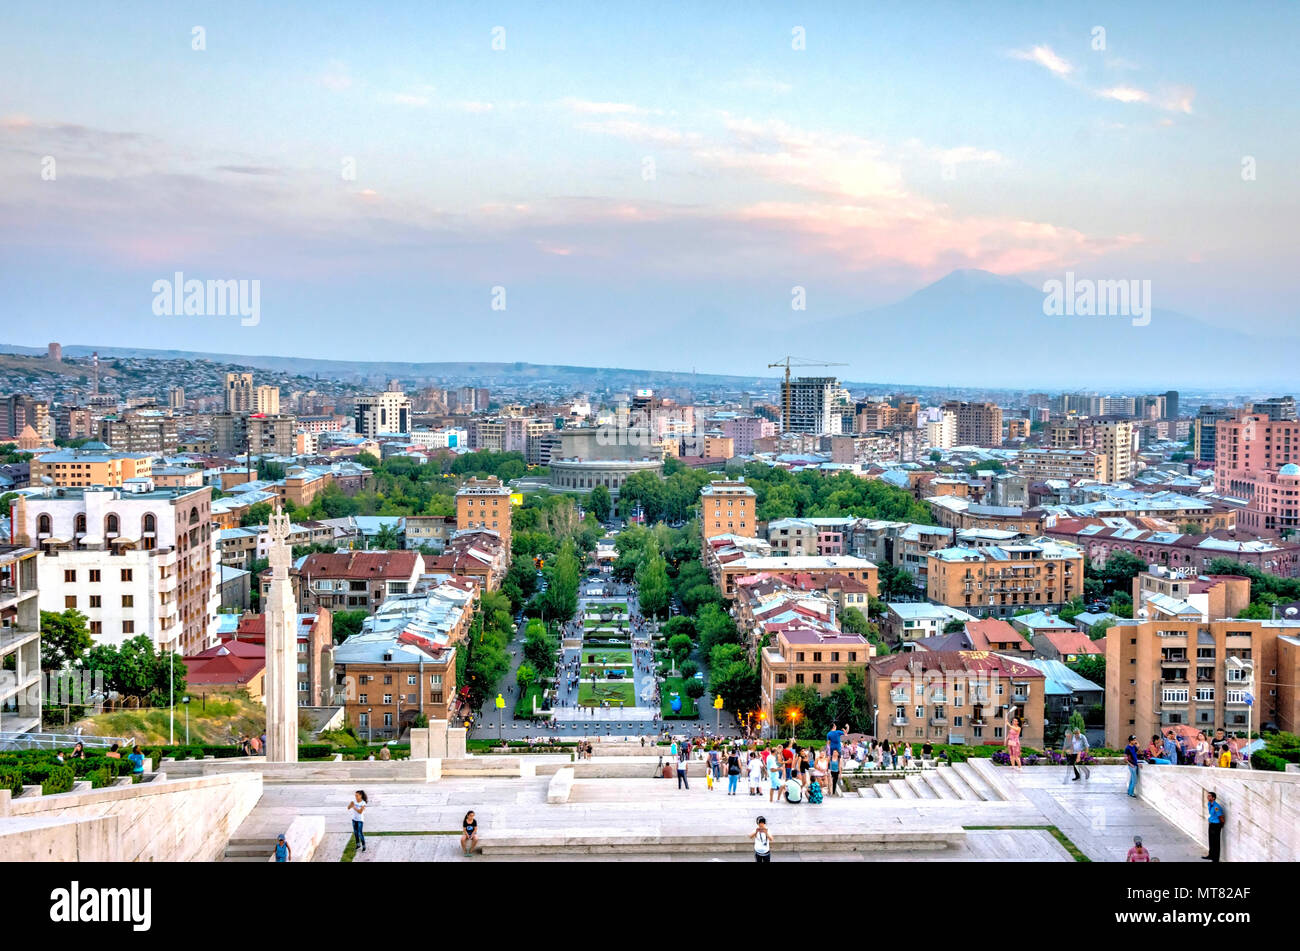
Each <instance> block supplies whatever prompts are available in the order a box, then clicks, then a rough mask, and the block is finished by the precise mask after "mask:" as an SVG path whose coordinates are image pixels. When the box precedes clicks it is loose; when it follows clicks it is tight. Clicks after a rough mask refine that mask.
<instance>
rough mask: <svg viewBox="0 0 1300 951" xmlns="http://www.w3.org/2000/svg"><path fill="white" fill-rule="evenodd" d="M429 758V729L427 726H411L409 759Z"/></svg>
mask: <svg viewBox="0 0 1300 951" xmlns="http://www.w3.org/2000/svg"><path fill="white" fill-rule="evenodd" d="M428 758H429V730H428V728H427V727H412V728H411V759H428Z"/></svg>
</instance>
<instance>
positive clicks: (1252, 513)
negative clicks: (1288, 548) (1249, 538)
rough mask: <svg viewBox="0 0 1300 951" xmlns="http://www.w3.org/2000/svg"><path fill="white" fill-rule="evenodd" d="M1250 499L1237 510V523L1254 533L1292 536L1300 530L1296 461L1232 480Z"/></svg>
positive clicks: (1299, 477)
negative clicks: (1243, 506) (1244, 505)
mask: <svg viewBox="0 0 1300 951" xmlns="http://www.w3.org/2000/svg"><path fill="white" fill-rule="evenodd" d="M1235 482H1236V483H1237V485H1238V486H1239V489H1244V491H1243V492H1241V494H1242V495H1244V496H1245V497H1246V498H1248V499H1249V500H1250V501H1249V502H1247V503H1246V507H1245V508H1244V509H1242V510H1241V511H1239V512H1238V513H1237V526H1238V527H1239V528H1240V529H1242V530H1243V531H1247V532H1254V533H1255V534H1257V535H1272V536H1278V535H1281V536H1292V535H1295V534H1296V532H1298V531H1300V465H1296V464H1295V463H1294V462H1288V463H1287V464H1286V465H1284V466H1281V467H1279V468H1277V469H1273V470H1266V471H1263V472H1254V473H1251V474H1250V475H1248V476H1241V477H1239V478H1237V479H1236V480H1235Z"/></svg>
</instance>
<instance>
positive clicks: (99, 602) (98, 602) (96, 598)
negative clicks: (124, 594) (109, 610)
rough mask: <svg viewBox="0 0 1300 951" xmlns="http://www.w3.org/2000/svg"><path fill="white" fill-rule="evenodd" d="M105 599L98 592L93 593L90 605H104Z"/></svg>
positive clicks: (95, 606) (97, 606)
mask: <svg viewBox="0 0 1300 951" xmlns="http://www.w3.org/2000/svg"><path fill="white" fill-rule="evenodd" d="M103 600H104V599H103V598H101V597H100V596H99V595H97V594H92V595H91V596H90V606H91V607H92V608H99V607H103Z"/></svg>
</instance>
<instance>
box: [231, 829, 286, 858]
mask: <svg viewBox="0 0 1300 951" xmlns="http://www.w3.org/2000/svg"><path fill="white" fill-rule="evenodd" d="M275 842H276V839H275V836H273V835H272V836H260V837H259V836H251V837H243V838H233V839H231V840H230V841H229V842H227V843H226V852H225V854H224V855H223V856H222V857H221V861H223V862H267V861H270V859H271V855H272V854H273V853H274V852H275Z"/></svg>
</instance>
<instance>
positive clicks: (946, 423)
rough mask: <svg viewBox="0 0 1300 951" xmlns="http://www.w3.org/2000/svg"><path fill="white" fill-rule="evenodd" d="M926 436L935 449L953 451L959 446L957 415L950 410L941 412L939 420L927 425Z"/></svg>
mask: <svg viewBox="0 0 1300 951" xmlns="http://www.w3.org/2000/svg"><path fill="white" fill-rule="evenodd" d="M925 434H926V436H927V437H928V438H929V441H930V446H931V448H933V449H951V448H952V447H953V446H955V445H957V414H956V413H955V412H953V411H952V410H950V409H944V410H940V411H939V418H938V420H935V421H932V422H929V423H926V424H925Z"/></svg>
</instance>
